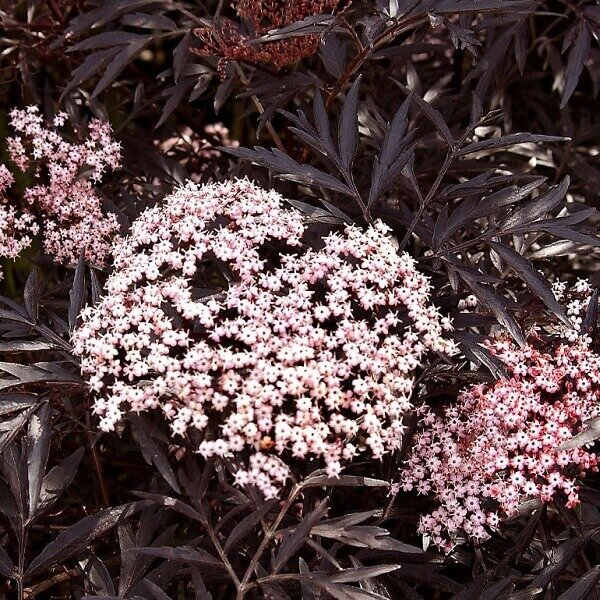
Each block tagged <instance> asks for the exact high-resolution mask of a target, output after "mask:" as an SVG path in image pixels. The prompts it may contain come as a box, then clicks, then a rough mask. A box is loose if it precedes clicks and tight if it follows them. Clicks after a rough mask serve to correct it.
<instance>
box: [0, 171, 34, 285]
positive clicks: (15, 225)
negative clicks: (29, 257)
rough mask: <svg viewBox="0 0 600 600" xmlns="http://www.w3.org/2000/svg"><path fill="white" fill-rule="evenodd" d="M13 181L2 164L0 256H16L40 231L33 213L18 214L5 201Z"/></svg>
mask: <svg viewBox="0 0 600 600" xmlns="http://www.w3.org/2000/svg"><path fill="white" fill-rule="evenodd" d="M13 183H14V179H13V176H12V174H11V173H10V171H9V170H8V169H7V168H6V167H5V166H4V165H0V258H16V257H17V256H18V255H19V254H20V253H21V252H22V251H23V250H24V249H25V248H27V247H28V246H29V244H31V236H32V235H36V234H37V231H38V227H37V224H36V223H35V221H34V219H33V216H32V215H30V214H29V213H23V214H21V215H18V214H17V211H16V210H15V208H14V207H13V206H9V205H8V204H7V203H6V202H5V198H4V193H5V192H6V190H7V189H8V188H9V187H10V186H11V185H12V184H13ZM0 279H2V269H0Z"/></svg>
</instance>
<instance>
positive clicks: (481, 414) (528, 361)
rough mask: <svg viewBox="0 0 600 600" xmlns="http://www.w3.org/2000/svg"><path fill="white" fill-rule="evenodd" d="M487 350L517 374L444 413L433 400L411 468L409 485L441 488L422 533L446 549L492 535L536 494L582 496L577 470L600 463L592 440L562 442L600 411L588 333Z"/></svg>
mask: <svg viewBox="0 0 600 600" xmlns="http://www.w3.org/2000/svg"><path fill="white" fill-rule="evenodd" d="M488 349H489V350H490V352H491V353H492V354H494V355H495V356H496V357H497V358H498V359H500V360H501V361H502V363H504V365H506V371H507V374H508V377H507V378H504V379H500V380H498V381H496V382H495V383H493V384H489V385H488V384H484V385H477V386H474V387H472V388H470V389H469V390H467V391H465V392H464V393H462V394H461V395H460V396H459V398H458V401H457V403H456V404H454V405H452V406H449V407H447V408H445V410H444V412H443V416H439V415H437V414H435V413H434V412H433V411H432V410H431V409H430V408H427V409H425V410H424V413H423V416H422V421H421V426H422V428H423V430H422V432H421V433H420V434H419V435H418V436H417V438H416V443H415V445H414V447H413V449H412V454H411V455H410V457H409V460H408V464H407V466H406V469H405V470H404V472H403V474H402V480H401V485H400V487H402V488H403V489H404V490H405V491H408V490H412V489H416V490H417V492H419V493H421V494H430V493H433V494H435V496H436V498H437V500H438V501H439V507H438V508H437V509H436V510H434V511H433V512H432V513H431V514H429V515H426V516H425V517H424V518H422V520H421V523H420V532H421V533H423V534H425V535H426V536H428V537H429V538H430V539H431V540H432V541H433V542H434V543H435V544H436V545H438V546H440V547H441V548H443V549H444V550H446V551H450V550H451V549H452V548H453V546H454V545H455V544H456V543H459V542H460V541H461V539H464V538H465V537H467V538H472V539H473V540H475V541H477V542H481V541H483V540H485V539H487V538H488V537H489V533H488V529H491V530H494V529H495V528H496V527H497V525H498V523H499V522H500V520H501V519H502V518H504V517H507V516H510V515H512V514H514V513H515V511H516V510H517V507H518V506H519V504H521V503H522V502H523V501H525V500H527V499H540V500H542V501H543V502H550V501H551V500H553V499H554V498H555V497H556V496H557V495H558V494H565V495H566V496H567V500H568V501H567V506H569V507H573V506H575V505H577V504H578V502H579V498H578V487H577V483H576V479H577V478H578V477H581V476H583V475H584V474H585V473H586V472H588V471H590V470H592V471H596V470H597V469H598V464H599V463H600V457H597V456H596V455H595V454H593V453H591V452H589V451H588V450H589V449H586V448H572V449H560V446H561V444H563V443H564V442H566V441H567V440H569V439H571V438H572V437H573V436H574V435H576V434H577V433H578V432H579V431H581V429H582V424H583V422H584V421H586V420H588V419H590V418H592V417H594V416H597V415H598V414H599V413H600V408H599V406H600V405H599V403H598V401H599V399H600V356H599V355H598V354H596V353H595V352H593V351H592V350H591V349H590V348H589V346H588V345H587V344H586V343H585V341H584V340H579V341H578V342H576V343H570V344H562V343H561V344H554V345H553V346H550V347H548V346H547V342H546V343H543V342H542V340H541V339H539V338H535V337H532V338H530V340H529V343H528V345H527V346H525V347H524V348H518V347H516V346H515V345H514V343H513V342H511V341H509V340H508V339H506V338H497V339H493V340H492V341H490V342H489V343H488Z"/></svg>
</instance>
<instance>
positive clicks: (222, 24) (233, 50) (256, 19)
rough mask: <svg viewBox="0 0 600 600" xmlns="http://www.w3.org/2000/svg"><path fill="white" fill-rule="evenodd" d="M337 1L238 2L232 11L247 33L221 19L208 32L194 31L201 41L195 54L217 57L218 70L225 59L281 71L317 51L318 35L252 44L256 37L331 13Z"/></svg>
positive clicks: (242, 0)
mask: <svg viewBox="0 0 600 600" xmlns="http://www.w3.org/2000/svg"><path fill="white" fill-rule="evenodd" d="M338 3H339V0H294V2H289V1H288V0H237V1H236V2H235V9H236V12H237V14H238V16H239V17H240V18H241V19H242V20H243V21H244V23H245V24H246V26H247V27H248V29H249V33H247V34H246V33H244V32H243V31H241V29H240V27H239V26H238V25H237V24H236V23H235V22H234V21H232V20H231V19H227V18H221V19H219V20H218V21H217V22H216V23H214V24H213V27H212V28H211V29H208V28H201V29H197V30H196V31H195V33H196V35H197V36H198V37H199V38H200V40H201V41H202V46H201V47H200V49H198V51H197V53H198V54H200V55H201V56H220V57H221V59H222V60H221V64H220V69H221V70H222V69H223V67H224V63H226V62H227V61H228V60H237V61H242V62H248V63H251V64H255V63H259V62H260V63H266V64H269V65H273V66H275V67H276V68H277V69H283V68H284V67H287V66H288V65H291V64H294V63H296V62H298V61H299V60H301V59H302V58H304V57H306V56H311V55H313V54H314V53H315V52H316V51H317V50H318V48H319V41H320V38H319V36H318V35H315V34H310V35H298V36H294V37H289V38H286V39H282V40H275V41H269V42H263V43H252V41H253V40H254V39H255V38H258V37H260V36H262V35H265V34H266V33H268V32H269V31H271V30H273V29H281V28H283V27H286V26H288V25H291V24H292V23H295V22H297V21H302V20H303V19H305V18H306V17H310V16H312V15H319V14H323V13H329V12H332V11H333V10H334V9H335V7H336V6H337V5H338Z"/></svg>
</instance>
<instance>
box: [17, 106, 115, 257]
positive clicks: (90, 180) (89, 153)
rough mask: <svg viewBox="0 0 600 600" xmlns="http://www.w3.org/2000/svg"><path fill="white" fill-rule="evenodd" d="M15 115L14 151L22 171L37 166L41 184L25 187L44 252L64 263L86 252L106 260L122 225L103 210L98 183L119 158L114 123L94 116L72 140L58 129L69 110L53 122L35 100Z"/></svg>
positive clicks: (27, 201)
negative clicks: (81, 135) (78, 137)
mask: <svg viewBox="0 0 600 600" xmlns="http://www.w3.org/2000/svg"><path fill="white" fill-rule="evenodd" d="M10 117H11V120H10V125H11V126H12V128H13V129H14V130H15V131H16V133H17V135H15V136H14V137H11V138H8V152H9V156H10V159H11V160H12V162H13V163H15V165H16V166H17V167H18V168H19V169H20V170H21V171H27V170H29V169H30V168H32V169H33V175H34V177H35V178H36V185H34V186H32V187H29V188H28V189H26V190H25V192H24V201H25V204H28V205H29V206H30V207H31V210H32V211H33V212H35V213H36V214H39V215H40V216H41V224H42V234H43V243H44V250H45V252H47V253H48V254H50V255H52V256H53V257H54V258H55V259H56V260H57V261H58V262H61V263H73V262H76V261H77V259H78V258H79V256H80V255H81V253H82V252H84V253H85V256H86V258H87V259H88V260H89V261H90V262H92V263H95V264H102V263H104V261H105V259H106V257H107V255H108V253H109V250H110V246H111V244H112V242H113V240H114V238H115V236H116V235H117V234H118V231H119V226H118V223H117V219H116V217H115V215H113V214H106V213H105V212H104V211H103V209H102V206H101V200H100V197H99V196H98V194H97V193H96V192H95V190H94V187H93V184H95V183H98V182H99V181H100V180H101V178H102V176H103V174H104V172H105V171H106V170H107V169H115V168H117V167H118V166H119V163H120V159H121V152H120V146H119V144H118V143H117V142H115V141H113V139H112V136H111V131H110V127H109V125H108V124H106V123H103V122H102V121H100V120H97V119H94V120H92V121H91V122H90V123H89V125H88V128H87V136H86V138H85V139H84V140H82V141H81V142H70V141H68V140H67V139H65V138H64V137H63V136H62V135H61V134H60V133H58V130H59V129H60V127H62V126H63V125H64V124H65V121H66V114H64V113H59V114H57V115H56V117H55V118H54V121H53V127H52V128H47V127H46V126H45V124H44V120H43V117H42V116H41V115H40V113H39V110H38V108H37V107H35V106H30V107H28V108H27V109H25V110H13V111H12V112H11V113H10ZM23 218H29V217H23Z"/></svg>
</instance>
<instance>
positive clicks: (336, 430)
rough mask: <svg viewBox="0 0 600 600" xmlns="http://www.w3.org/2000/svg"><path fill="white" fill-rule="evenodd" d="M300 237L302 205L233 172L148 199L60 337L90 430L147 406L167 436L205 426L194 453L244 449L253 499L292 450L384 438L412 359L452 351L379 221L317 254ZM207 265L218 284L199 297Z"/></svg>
mask: <svg viewBox="0 0 600 600" xmlns="http://www.w3.org/2000/svg"><path fill="white" fill-rule="evenodd" d="M303 233H304V224H303V218H302V216H301V214H300V213H298V212H297V211H295V210H292V209H289V208H286V207H285V206H284V200H283V198H282V197H281V196H280V195H279V194H277V193H275V192H274V191H265V190H263V189H261V188H259V187H257V186H256V185H254V184H253V183H251V182H249V181H247V180H237V181H229V182H226V183H222V184H210V185H204V186H198V185H196V184H191V183H190V184H188V185H187V186H185V187H184V188H182V189H180V190H178V191H177V192H175V193H174V194H173V195H171V196H170V197H168V198H167V199H166V201H165V203H164V205H162V206H160V207H156V208H152V209H150V210H147V211H146V212H145V213H144V214H143V215H142V216H141V217H140V218H139V219H138V220H137V221H136V222H135V223H134V225H133V228H132V231H131V234H130V236H129V237H128V238H126V239H125V240H123V242H122V243H121V244H120V245H119V246H118V247H117V248H116V250H115V271H114V273H113V275H111V276H110V278H109V280H108V282H107V286H106V294H105V296H104V297H103V299H102V300H101V302H100V303H99V304H98V305H97V306H96V307H93V308H89V309H87V310H86V311H85V312H84V313H83V324H82V325H81V327H80V328H79V329H78V330H77V331H76V333H75V336H74V345H75V351H76V352H77V353H78V354H79V355H81V357H82V369H83V371H84V373H86V374H88V375H89V380H90V384H91V386H92V388H93V389H94V390H95V391H96V392H97V394H98V398H97V400H96V403H95V411H96V413H97V414H98V415H99V416H100V427H101V428H102V429H104V430H107V431H108V430H111V429H113V428H114V427H115V425H116V423H117V422H118V421H119V420H120V419H121V417H122V415H123V413H124V412H128V411H144V410H148V409H154V408H159V409H160V410H162V411H163V413H164V414H165V415H166V417H167V418H168V419H169V420H170V422H171V427H172V430H173V432H174V433H176V434H184V433H185V432H186V430H187V429H188V428H189V427H195V428H196V429H198V430H200V431H202V432H203V433H204V439H203V441H202V442H201V444H200V446H199V451H200V453H201V454H202V455H204V456H205V457H209V456H214V455H218V456H230V455H232V454H234V453H239V452H242V451H246V452H247V454H249V458H248V462H247V463H246V467H244V468H241V469H240V471H239V472H238V473H237V477H236V478H237V481H238V483H240V484H255V485H257V486H258V487H259V488H260V489H261V490H262V491H263V492H264V494H265V496H267V497H270V496H273V495H275V494H276V493H277V491H278V487H279V486H280V485H281V484H282V483H283V482H284V481H285V480H286V478H287V477H288V475H289V463H290V461H291V460H293V458H294V457H295V458H299V459H300V458H309V457H314V458H319V459H322V460H324V462H325V464H326V467H327V470H328V472H329V474H330V475H331V476H336V475H337V474H339V472H340V468H341V465H342V462H343V461H348V460H350V459H352V457H353V456H354V455H355V454H357V453H359V452H361V451H367V450H368V451H370V454H371V456H373V457H375V458H379V457H381V456H382V455H383V454H384V453H385V452H387V451H390V450H392V449H394V448H397V447H398V445H399V444H400V442H401V437H402V418H403V416H404V414H405V413H406V411H407V410H409V409H410V408H411V403H410V397H411V393H412V390H413V374H414V371H415V370H416V369H417V368H418V367H419V365H420V364H421V361H422V359H423V357H424V355H425V353H426V352H427V351H429V350H435V351H448V350H452V348H453V346H452V343H451V342H449V341H447V340H445V339H444V338H443V337H442V334H443V331H444V329H445V328H447V327H448V323H447V322H446V321H445V320H444V319H442V318H441V317H440V315H439V314H438V312H437V310H436V309H435V307H433V306H432V305H431V304H430V303H429V284H428V281H427V279H426V278H425V277H424V276H423V275H421V274H420V273H418V272H417V271H416V270H415V266H414V264H413V261H412V259H411V258H410V257H409V256H408V255H406V254H399V253H398V252H397V250H396V248H395V246H394V244H393V241H392V239H391V238H390V237H389V235H388V231H387V228H386V226H385V225H383V224H381V223H378V224H377V225H376V226H375V227H372V228H369V229H367V230H362V229H359V228H357V227H353V226H348V227H346V228H345V230H344V231H343V232H341V233H333V234H330V235H329V236H327V237H326V238H325V239H324V240H323V247H322V248H321V249H319V250H313V249H305V248H304V247H303V244H302V239H301V238H302V235H303ZM275 248H277V251H274V249H275ZM215 270H220V272H221V273H225V274H228V277H229V280H230V281H229V283H228V284H226V283H225V282H224V281H223V279H222V278H221V281H222V282H223V283H222V285H221V286H220V288H219V290H218V292H219V293H213V294H210V295H207V294H206V291H204V295H203V292H202V291H200V288H206V286H207V283H206V282H207V281H209V280H211V278H212V280H213V281H216V280H218V279H219V278H218V277H215V274H214V271H215Z"/></svg>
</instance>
